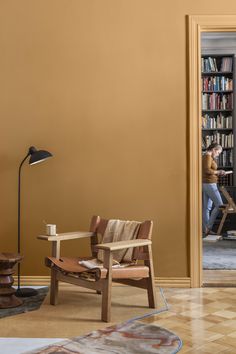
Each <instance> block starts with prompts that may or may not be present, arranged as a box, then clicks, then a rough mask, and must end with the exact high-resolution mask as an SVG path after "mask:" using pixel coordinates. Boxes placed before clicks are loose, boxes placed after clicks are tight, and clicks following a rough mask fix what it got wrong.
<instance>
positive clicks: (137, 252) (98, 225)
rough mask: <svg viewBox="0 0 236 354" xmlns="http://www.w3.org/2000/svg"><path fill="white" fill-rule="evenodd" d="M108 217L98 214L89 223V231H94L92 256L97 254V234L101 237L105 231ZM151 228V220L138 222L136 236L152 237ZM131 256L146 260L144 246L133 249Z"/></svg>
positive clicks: (147, 257) (146, 254)
mask: <svg viewBox="0 0 236 354" xmlns="http://www.w3.org/2000/svg"><path fill="white" fill-rule="evenodd" d="M108 221H109V219H102V218H101V217H100V216H93V217H92V220H91V224H90V232H93V233H94V236H93V237H91V251H92V255H93V257H96V256H97V250H96V249H95V245H96V244H97V243H98V234H100V235H101V236H102V237H103V235H104V233H105V230H106V227H107V224H108ZM152 228H153V222H152V221H151V220H146V221H143V222H142V223H141V224H140V227H139V230H138V234H137V238H141V239H149V240H151V238H152ZM133 258H134V259H137V260H148V259H149V256H148V252H147V248H146V247H139V248H135V249H134V253H133Z"/></svg>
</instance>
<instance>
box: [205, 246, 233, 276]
mask: <svg viewBox="0 0 236 354" xmlns="http://www.w3.org/2000/svg"><path fill="white" fill-rule="evenodd" d="M203 269H236V240H220V241H217V242H203Z"/></svg>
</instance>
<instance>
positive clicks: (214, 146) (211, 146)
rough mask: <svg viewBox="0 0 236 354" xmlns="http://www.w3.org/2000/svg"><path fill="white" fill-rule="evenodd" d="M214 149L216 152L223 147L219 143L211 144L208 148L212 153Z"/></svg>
mask: <svg viewBox="0 0 236 354" xmlns="http://www.w3.org/2000/svg"><path fill="white" fill-rule="evenodd" d="M213 149H215V150H222V146H221V145H220V144H218V143H211V144H210V145H209V146H208V147H207V149H206V150H207V151H212V150H213Z"/></svg>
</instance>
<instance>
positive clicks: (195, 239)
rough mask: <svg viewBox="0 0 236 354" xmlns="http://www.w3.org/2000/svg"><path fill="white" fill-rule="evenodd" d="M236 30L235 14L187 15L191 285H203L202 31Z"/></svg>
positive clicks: (196, 286)
mask: <svg viewBox="0 0 236 354" xmlns="http://www.w3.org/2000/svg"><path fill="white" fill-rule="evenodd" d="M202 32H236V15H189V16H188V49H189V51H188V54H189V56H188V65H189V67H188V68H189V107H188V108H189V110H188V116H189V121H188V126H189V145H188V147H189V152H188V157H189V160H188V161H189V169H188V170H189V188H188V192H189V193H188V194H189V235H190V278H191V287H195V288H198V287H201V286H202V215H201V210H202V181H201V160H202V159H201V33H202Z"/></svg>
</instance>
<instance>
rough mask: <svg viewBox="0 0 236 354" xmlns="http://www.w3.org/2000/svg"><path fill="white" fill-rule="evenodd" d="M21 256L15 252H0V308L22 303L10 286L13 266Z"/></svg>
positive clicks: (12, 279)
mask: <svg viewBox="0 0 236 354" xmlns="http://www.w3.org/2000/svg"><path fill="white" fill-rule="evenodd" d="M22 258H23V257H22V256H21V255H19V254H15V253H5V252H3V253H0V309H7V308H10V307H17V306H20V305H22V303H23V301H22V300H21V299H19V298H17V297H16V296H15V295H14V294H15V292H16V290H15V289H14V288H13V287H12V284H13V283H14V278H13V276H12V274H14V270H13V267H14V265H15V264H16V263H18V262H20V261H21V260H22Z"/></svg>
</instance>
